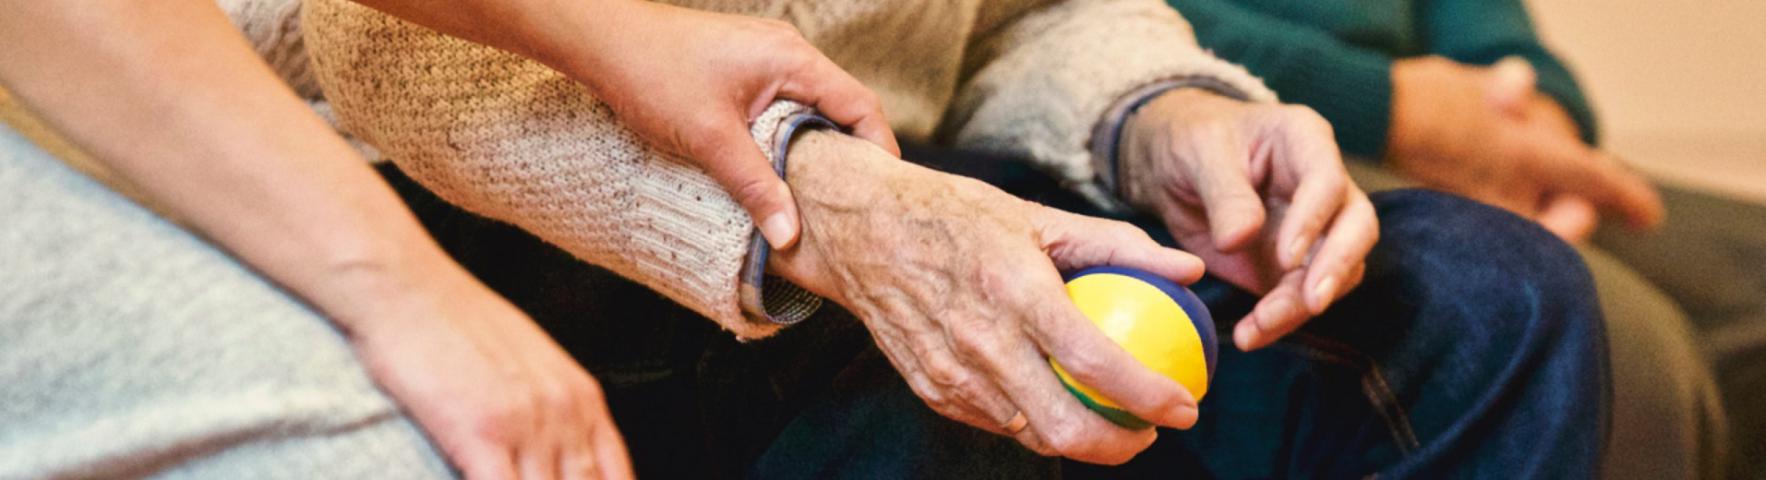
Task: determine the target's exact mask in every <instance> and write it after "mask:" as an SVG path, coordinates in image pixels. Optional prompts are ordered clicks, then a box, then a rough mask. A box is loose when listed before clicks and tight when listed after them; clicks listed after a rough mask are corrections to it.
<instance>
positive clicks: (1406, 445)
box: [1283, 333, 1422, 455]
mask: <svg viewBox="0 0 1766 480" xmlns="http://www.w3.org/2000/svg"><path fill="white" fill-rule="evenodd" d="M1293 337H1294V338H1293V340H1294V341H1291V342H1283V343H1287V344H1289V345H1290V346H1292V347H1294V348H1295V349H1296V350H1299V351H1300V352H1301V353H1302V354H1305V355H1307V356H1309V357H1313V358H1315V359H1318V360H1323V361H1327V362H1331V363H1337V364H1341V365H1347V366H1350V367H1353V368H1360V369H1362V370H1363V374H1362V376H1361V391H1362V396H1364V397H1366V398H1367V401H1368V403H1369V404H1370V405H1371V406H1372V407H1373V408H1374V411H1375V412H1378V413H1379V414H1380V417H1381V418H1384V419H1385V420H1386V421H1385V423H1386V429H1387V430H1388V431H1389V432H1390V433H1391V434H1392V439H1393V440H1394V441H1395V442H1397V443H1398V448H1399V449H1400V450H1402V451H1403V453H1404V454H1405V455H1409V454H1411V453H1413V452H1415V451H1416V450H1419V449H1421V448H1422V442H1420V441H1419V440H1418V439H1417V437H1416V431H1415V430H1414V429H1413V428H1412V427H1411V425H1410V413H1409V412H1407V411H1405V409H1404V406H1403V405H1402V404H1400V403H1399V402H1398V396H1397V395H1396V394H1394V393H1393V392H1392V386H1391V384H1390V383H1388V382H1387V381H1386V376H1385V374H1384V373H1381V368H1380V364H1379V362H1376V361H1374V359H1373V357H1370V356H1368V355H1367V354H1365V353H1361V351H1360V350H1356V349H1355V348H1354V347H1351V346H1349V345H1346V344H1343V343H1341V342H1336V341H1332V340H1329V339H1326V338H1324V337H1320V336H1317V335H1311V334H1306V333H1295V334H1294V336H1293ZM1358 360H1359V361H1358Z"/></svg>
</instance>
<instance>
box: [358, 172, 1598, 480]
mask: <svg viewBox="0 0 1766 480" xmlns="http://www.w3.org/2000/svg"><path fill="white" fill-rule="evenodd" d="M908 157H909V158H913V159H915V160H916V161H919V162H922V163H925V164H928V165H929V166H932V167H934V168H939V169H943V170H946V171H951V172H953V173H957V174H962V175H968V176H972V177H976V178H980V179H982V180H985V181H988V182H990V183H993V184H995V185H997V186H1000V187H1001V188H1003V189H1005V190H1007V191H1009V192H1012V193H1014V194H1018V195H1020V196H1023V197H1026V198H1030V199H1033V200H1037V201H1041V202H1043V203H1046V204H1049V205H1052V206H1056V207H1059V208H1066V209H1070V210H1074V211H1079V212H1081V213H1092V214H1095V213H1097V212H1095V211H1092V210H1091V209H1090V208H1089V207H1087V206H1086V205H1085V204H1084V203H1083V202H1081V201H1079V200H1078V199H1076V198H1074V197H1073V196H1071V195H1068V194H1067V193H1065V192H1064V191H1063V190H1062V189H1060V188H1058V186H1057V185H1055V184H1054V182H1052V181H1051V180H1049V179H1048V178H1047V177H1044V176H1042V175H1040V174H1037V173H1035V172H1033V171H1031V170H1030V169H1028V168H1026V167H1024V166H1023V165H1022V164H1021V163H1018V162H1013V161H1010V160H1007V159H996V158H988V157H986V156H982V155H959V154H955V153H951V152H944V151H935V150H924V149H919V150H910V152H909V155H908ZM383 173H385V174H386V176H387V177H388V179H389V181H391V182H392V183H393V185H394V186H395V188H397V189H398V190H399V191H400V193H401V194H402V195H404V196H405V197H406V199H407V201H408V202H409V203H410V204H411V206H412V208H413V210H415V211H416V212H417V213H418V216H419V218H421V219H422V220H423V221H424V223H425V225H426V226H427V227H428V228H429V229H430V231H431V232H432V233H433V234H435V235H436V237H437V238H438V240H440V241H441V243H442V244H443V246H444V247H445V248H447V249H448V250H449V252H450V253H451V254H453V255H454V256H455V257H456V258H457V259H458V260H460V261H461V262H462V263H463V264H465V265H466V266H467V268H469V269H471V270H472V271H473V272H474V273H475V274H477V275H478V276H480V278H482V279H483V280H484V281H485V282H486V283H487V284H489V285H491V287H492V288H494V289H496V290H498V291H499V292H501V293H502V294H504V295H505V296H507V297H509V298H510V300H512V301H513V302H515V303H516V304H517V305H519V306H521V307H522V308H523V309H524V310H526V311H527V312H528V313H529V314H531V315H533V316H534V318H535V320H536V321H538V322H540V323H541V325H542V326H544V327H546V328H547V330H548V331H549V332H551V333H552V334H553V336H554V337H556V338H557V339H558V340H559V342H560V343H561V344H563V345H564V346H565V347H566V349H568V350H569V351H570V352H571V354H572V355H574V356H575V357H576V358H577V359H578V360H579V361H581V362H582V363H583V364H584V365H585V366H587V367H588V368H589V370H590V371H591V372H592V373H594V374H595V375H596V377H597V378H599V379H600V380H601V382H602V383H603V386H604V387H605V389H606V391H607V394H608V398H609V405H610V407H611V408H612V410H613V414H614V417H615V419H616V422H618V423H619V427H620V430H621V431H622V432H623V433H624V434H625V436H626V440H627V442H628V447H629V448H630V450H631V454H632V457H633V461H634V463H635V464H636V466H637V468H638V472H639V474H640V476H642V477H649V478H677V477H694V478H703V477H722V478H731V477H753V478H830V477H845V478H1061V477H1063V476H1065V477H1069V478H1139V477H1155V476H1156V477H1160V478H1171V477H1179V476H1200V477H1222V478H1270V477H1295V478H1356V477H1365V476H1370V475H1372V476H1382V477H1398V478H1413V477H1414V478H1437V477H1467V478H1587V477H1593V476H1596V474H1597V473H1598V472H1597V471H1596V470H1597V468H1598V465H1599V455H1600V446H1601V445H1602V444H1603V443H1604V437H1605V432H1606V427H1605V426H1606V422H1607V419H1606V404H1607V402H1608V398H1609V397H1610V392H1609V382H1608V374H1607V368H1606V358H1607V356H1606V355H1607V354H1606V344H1605V333H1604V331H1603V330H1602V326H1601V325H1602V320H1601V316H1600V311H1599V307H1598V305H1597V304H1596V302H1595V297H1594V291H1593V288H1592V286H1591V285H1590V279H1589V278H1588V273H1587V272H1586V270H1585V268H1584V267H1583V266H1582V264H1581V263H1580V260H1579V259H1578V257H1577V255H1576V254H1575V252H1573V251H1572V250H1571V249H1570V248H1569V247H1568V246H1566V245H1564V244H1562V243H1561V242H1559V241H1557V240H1556V239H1555V238H1554V237H1552V236H1551V235H1550V234H1548V233H1546V232H1544V231H1543V230H1541V229H1539V228H1538V227H1536V226H1534V225H1532V224H1531V223H1529V222H1526V221H1523V220H1522V219H1520V218H1518V217H1515V216H1512V215H1509V214H1507V213H1504V212H1502V211H1499V210H1495V209H1492V208H1488V207H1484V206H1481V205H1478V204H1476V203H1473V202H1470V201H1466V200H1462V199H1458V198H1455V197H1450V196H1446V195H1441V194H1436V193H1429V192H1422V191H1402V192H1393V193H1388V194H1381V195H1376V196H1375V198H1374V203H1375V205H1376V207H1377V209H1378V211H1379V215H1380V220H1381V241H1380V244H1379V245H1378V246H1377V247H1376V248H1375V249H1374V251H1373V253H1372V254H1371V255H1370V256H1369V258H1368V270H1367V276H1366V280H1365V281H1364V283H1363V284H1362V285H1361V286H1360V287H1359V288H1357V289H1356V290H1355V291H1354V292H1352V293H1351V294H1349V295H1348V296H1346V297H1345V298H1344V299H1343V300H1342V301H1341V302H1339V303H1338V304H1337V305H1336V306H1334V307H1332V308H1331V309H1330V310H1329V311H1327V312H1326V313H1325V314H1324V315H1322V316H1320V317H1319V318H1317V319H1314V320H1312V321H1311V322H1309V323H1308V324H1307V325H1306V326H1305V327H1303V328H1302V329H1301V330H1300V331H1298V332H1297V333H1295V334H1293V335H1291V336H1290V337H1288V338H1287V339H1286V340H1284V341H1282V342H1279V343H1277V344H1276V345H1274V346H1272V347H1269V348H1266V349H1263V350H1259V351H1257V352H1252V353H1244V352H1239V351H1237V350H1236V349H1235V348H1233V347H1232V346H1231V345H1230V344H1227V345H1222V348H1221V349H1220V352H1221V358H1220V361H1219V366H1218V371H1217V373H1216V378H1215V379H1214V384H1213V386H1212V387H1211V390H1210V394H1209V396H1208V398H1207V399H1206V400H1205V401H1204V402H1203V403H1202V404H1201V419H1200V421H1199V422H1198V423H1197V425H1196V427H1195V428H1194V429H1191V430H1189V431H1175V430H1162V431H1161V432H1160V440H1159V441H1158V442H1157V443H1156V444H1154V446H1153V447H1151V448H1150V449H1148V450H1147V451H1146V452H1144V453H1142V454H1141V455H1140V456H1139V457H1137V458H1136V459H1135V460H1134V461H1131V462H1130V463H1129V464H1127V465H1123V466H1120V467H1110V468H1105V467H1097V466H1090V465H1083V464H1077V463H1072V462H1059V461H1056V460H1052V459H1047V458H1042V457H1039V456H1037V455H1035V454H1034V453H1032V452H1030V451H1028V450H1025V449H1023V448H1022V447H1020V446H1018V445H1017V444H1016V443H1015V442H1014V441H1013V440H1011V439H1008V438H1004V437H997V436H994V435H991V434H988V433H985V432H981V431H979V430H975V429H972V428H969V427H967V426H964V425H961V424H958V423H956V422H953V421H950V420H946V419H944V418H942V417H940V416H938V415H937V414H936V413H934V412H932V411H931V410H930V409H929V408H927V407H926V406H925V405H924V404H922V403H921V402H920V401H919V399H918V398H916V397H915V396H914V395H913V393H912V392H911V391H910V390H909V389H908V387H907V386H906V384H905V383H904V382H903V381H902V380H901V378H900V377H899V376H898V375H897V374H896V373H895V372H894V371H893V369H892V368H891V367H890V365H889V363H888V362H887V360H886V359H884V358H883V357H882V355H881V354H880V353H878V351H877V349H876V348H875V347H874V346H873V345H872V344H871V339H870V336H869V333H868V332H867V331H866V330H865V329H864V328H863V326H862V325H860V324H859V322H857V321H856V320H854V319H853V318H852V317H851V315H850V314H847V313H846V312H844V311H841V310H839V309H838V308H827V309H825V311H824V312H822V313H819V314H817V316H816V317H814V318H812V319H810V320H806V321H805V322H804V323H803V324H800V325H797V326H794V327H792V328H790V329H787V330H786V331H785V332H784V333H782V334H780V335H778V336H776V337H774V338H770V339H767V340H763V341H756V342H749V343H740V342H736V341H734V340H732V339H731V338H729V336H728V335H727V334H724V333H722V332H719V331H718V330H717V328H716V327H715V326H713V325H711V323H710V322H709V321H707V320H705V319H702V318H698V317H697V316H696V315H694V314H692V313H691V312H690V311H687V310H685V309H684V308H681V307H679V306H677V305H674V304H673V303H670V302H669V301H667V300H666V299H663V298H661V297H660V296H657V295H655V294H653V293H651V292H649V291H647V290H646V289H644V288H643V287H641V286H639V285H636V284H634V283H632V282H629V281H626V280H623V279H621V278H619V277H617V276H615V275H613V274H611V273H609V272H606V271H604V270H601V269H598V268H595V267H592V266H589V265H586V264H583V263H581V262H579V261H576V260H574V259H573V258H571V257H570V256H569V255H568V254H565V253H563V252H562V251H559V250H557V249H555V248H553V247H551V246H549V245H546V244H544V243H543V242H541V241H539V240H537V239H534V238H532V237H531V236H528V235H527V234H525V233H523V232H521V231H519V230H517V229H514V228H512V227H508V226H506V225H501V224H498V223H495V222H491V221H488V220H484V219H481V218H478V217H474V216H472V215H470V214H467V213H464V212H461V211H459V210H457V209H455V208H453V207H451V206H449V205H447V204H445V203H443V202H441V201H440V200H438V199H435V198H434V197H433V196H432V195H429V194H428V192H425V191H423V190H422V189H421V187H418V186H416V185H415V184H413V183H411V182H410V181H409V180H408V179H406V178H404V177H403V176H402V175H400V174H398V172H397V171H396V170H393V169H390V168H387V169H383ZM1130 220H1144V219H1130ZM1140 223H1141V224H1142V225H1143V226H1144V227H1146V228H1147V229H1148V230H1149V232H1151V233H1153V234H1154V235H1155V238H1162V239H1164V240H1165V241H1167V242H1168V243H1169V237H1168V236H1166V235H1164V233H1163V229H1162V228H1160V227H1159V226H1157V225H1155V224H1152V223H1145V222H1144V221H1143V222H1140ZM1193 288H1194V289H1195V290H1196V291H1197V293H1198V294H1199V295H1201V296H1202V297H1203V299H1204V300H1205V301H1206V302H1207V303H1208V305H1209V308H1210V309H1212V310H1213V312H1214V314H1215V318H1217V319H1219V320H1220V321H1221V325H1220V328H1221V330H1222V332H1223V334H1222V335H1221V336H1220V338H1222V339H1227V338H1231V335H1230V334H1228V333H1227V332H1230V331H1231V327H1232V322H1233V321H1236V319H1238V318H1241V317H1242V316H1244V315H1245V314H1246V313H1247V312H1248V311H1249V310H1250V308H1251V306H1252V305H1253V304H1254V303H1255V301H1256V296H1255V295H1252V294H1250V293H1247V292H1244V291H1242V290H1239V289H1237V288H1234V287H1232V286H1230V285H1227V284H1225V283H1223V282H1220V281H1218V280H1215V279H1212V278H1208V279H1204V280H1203V281H1202V282H1201V283H1199V284H1197V285H1196V286H1194V287H1193Z"/></svg>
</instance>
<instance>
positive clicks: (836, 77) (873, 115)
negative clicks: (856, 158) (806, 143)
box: [779, 53, 901, 157]
mask: <svg viewBox="0 0 1766 480" xmlns="http://www.w3.org/2000/svg"><path fill="white" fill-rule="evenodd" d="M779 96H780V97H782V98H787V99H791V100H796V101H798V102H802V103H805V104H808V105H810V106H813V107H815V109H816V110H817V111H819V112H821V113H822V115H826V116H827V117H828V119H830V120H833V121H834V123H837V124H840V125H841V126H845V127H847V128H850V129H851V130H852V134H853V135H854V136H857V137H859V138H863V139H865V140H866V141H869V142H871V143H875V144H877V146H879V147H882V148H883V150H885V151H888V152H889V154H890V155H892V156H896V157H900V156H901V146H900V145H898V144H897V143H896V140H895V132H894V131H893V130H891V129H890V128H889V120H888V118H886V117H884V116H883V103H882V102H881V101H879V100H878V99H877V94H876V93H874V92H872V91H871V89H870V88H867V87H865V85H864V84H863V83H860V82H859V81H858V79H856V78H853V76H852V75H851V74H848V73H846V71H845V70H841V69H840V67H839V66H838V65H835V64H834V62H833V61H831V60H828V59H827V57H824V56H821V55H820V54H819V53H818V54H817V55H816V58H815V60H813V61H812V62H811V63H810V64H809V66H808V67H806V68H804V69H803V73H802V74H800V75H796V76H794V77H793V78H792V79H791V80H789V81H787V82H786V83H785V84H784V86H782V87H780V89H779Z"/></svg>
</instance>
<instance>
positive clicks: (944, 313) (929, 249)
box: [771, 132, 1202, 464]
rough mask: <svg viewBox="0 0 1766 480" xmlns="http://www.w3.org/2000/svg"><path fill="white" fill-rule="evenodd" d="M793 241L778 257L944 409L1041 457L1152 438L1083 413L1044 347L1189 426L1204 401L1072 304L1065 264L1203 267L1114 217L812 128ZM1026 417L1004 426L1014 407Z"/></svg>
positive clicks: (1189, 276) (1117, 449)
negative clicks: (1078, 211)
mask: <svg viewBox="0 0 1766 480" xmlns="http://www.w3.org/2000/svg"><path fill="white" fill-rule="evenodd" d="M789 179H790V183H791V184H792V188H793V189H794V190H796V192H797V198H798V202H799V204H800V208H802V211H803V218H804V236H803V240H802V243H801V244H800V245H799V246H798V248H796V249H794V250H792V251H786V252H775V254H774V256H773V257H772V259H773V260H772V265H771V266H772V268H773V270H774V271H775V272H777V273H779V274H781V275H783V276H785V277H786V278H789V279H791V280H792V281H793V282H795V283H797V284H798V285H802V286H804V287H805V288H808V289H810V290H811V291H814V292H816V293H817V294H820V295H822V296H825V297H827V298H830V299H833V300H834V301H836V302H838V303H840V304H841V305H844V306H846V307H847V308H848V309H850V310H851V311H852V312H853V313H855V314H856V315H857V316H858V317H859V318H860V319H861V320H862V321H863V322H864V324H865V325H866V326H867V327H868V328H869V329H870V331H871V333H872V336H873V337H874V339H875V340H876V342H877V345H878V346H879V347H880V348H881V349H882V351H883V353H884V354H885V355H886V356H887V357H888V358H889V359H890V361H891V362H892V363H893V364H894V366H895V367H896V369H897V370H899V371H900V372H901V374H902V376H903V377H904V378H906V380H907V382H908V385H909V386H911V387H912V388H913V390H914V392H915V393H917V394H918V395H919V396H920V397H921V398H922V399H923V400H925V402H926V403H927V404H928V405H930V406H931V407H932V408H933V409H934V410H936V411H938V412H939V413H940V414H943V415H944V416H947V417H949V418H952V419H955V420H957V421H960V422H963V423H966V424H969V425H972V426H974V427H976V428H980V429H983V430H987V431H991V432H994V433H999V434H1008V435H1012V436H1013V437H1014V438H1016V439H1017V440H1018V441H1019V442H1021V443H1023V444H1024V445H1025V446H1026V447H1029V448H1030V449H1032V450H1035V451H1037V452H1040V453H1042V454H1045V455H1061V456H1066V457H1070V458H1073V459H1077V460H1081V461H1087V462H1094V463H1107V464H1115V463H1121V462H1124V461H1127V460H1128V459H1129V458H1132V457H1133V456H1134V455H1135V454H1136V453H1138V452H1140V451H1141V450H1143V449H1145V448H1146V447H1147V446H1148V445H1151V444H1152V442H1153V439H1154V438H1155V433H1154V431H1153V430H1152V429H1145V430H1129V429H1124V428H1122V427H1119V426H1116V425H1115V424H1112V423H1110V422H1109V421H1107V420H1105V419H1104V418H1103V417H1101V416H1098V415H1096V414H1094V413H1092V412H1091V411H1089V410H1087V409H1086V408H1085V407H1084V406H1083V405H1081V404H1080V403H1079V402H1078V400H1076V399H1075V398H1074V397H1073V395H1072V394H1070V393H1068V392H1067V391H1066V390H1065V389H1064V388H1063V387H1062V386H1061V383H1060V381H1059V380H1057V379H1056V377H1055V374H1054V372H1053V370H1052V369H1051V368H1050V367H1049V364H1048V362H1047V358H1050V357H1052V358H1054V359H1056V360H1058V361H1059V362H1060V363H1061V365H1062V366H1063V367H1064V368H1066V369H1068V371H1069V372H1070V373H1071V374H1072V375H1073V376H1074V377H1075V378H1076V379H1078V380H1079V381H1081V382H1084V383H1086V384H1088V385H1091V386H1093V387H1095V388H1097V390H1098V391H1100V392H1102V393H1103V394H1104V395H1105V396H1106V397H1108V398H1111V399H1113V400H1116V401H1117V403H1119V404H1121V405H1122V406H1123V407H1124V409H1126V410H1128V411H1129V412H1131V413H1134V414H1135V415H1137V416H1140V417H1141V418H1144V419H1147V420H1148V421H1151V422H1153V423H1156V424H1159V425H1163V426H1167V427H1173V428H1187V427H1189V426H1191V425H1192V424H1194V423H1195V420H1196V404H1195V400H1194V398H1193V397H1192V396H1191V395H1190V393H1189V392H1187V391H1185V390H1184V388H1183V387H1182V386H1181V385H1179V384H1178V383H1177V382H1175V381H1172V380H1171V379H1169V378H1166V377H1164V376H1161V375H1159V374H1157V373H1155V372H1153V371H1151V370H1149V369H1147V368H1146V367H1145V366H1143V365H1141V364H1140V363H1139V362H1137V361H1136V360H1134V358H1133V357H1131V356H1129V354H1128V353H1127V352H1126V351H1125V350H1123V349H1122V348H1121V347H1120V346H1117V345H1116V344H1115V343H1114V342H1112V341H1111V340H1110V339H1109V338H1107V337H1105V336H1104V334H1103V332H1101V331H1099V330H1098V329H1097V328H1096V327H1095V326H1093V325H1092V324H1091V322H1090V321H1088V320H1087V319H1086V318H1085V317H1084V316H1083V315H1082V314H1081V313H1080V312H1079V311H1078V309H1077V307H1075V306H1074V305H1073V303H1072V302H1071V301H1070V300H1068V299H1067V295H1066V288H1065V285H1064V283H1063V282H1062V280H1061V276H1060V273H1059V272H1060V271H1061V270H1070V269H1076V268H1081V267H1086V266H1092V265H1102V264H1110V265H1122V266H1128V267H1135V268H1140V269H1144V270H1147V271H1150V272H1154V273H1155V274H1157V275H1161V276H1164V277H1167V278H1170V279H1172V280H1174V281H1179V282H1184V283H1189V282H1193V281H1195V280H1196V279H1197V278H1199V277H1200V276H1201V274H1202V265H1201V262H1199V261H1198V260H1197V259H1196V258H1195V257H1193V256H1190V255H1188V254H1185V253H1182V252H1179V251H1176V250H1172V249H1167V248H1162V247H1160V246H1159V245H1158V244H1156V243H1154V242H1153V241H1152V240H1151V239H1150V238H1149V237H1148V236H1147V235H1146V234H1145V232H1142V231H1140V230H1139V229H1137V228H1134V227H1133V226H1130V225H1128V224H1124V223H1120V222H1112V221H1105V220H1100V219H1095V218H1089V217H1083V216H1078V215H1073V214H1069V213H1065V212H1061V211H1058V210H1054V209H1050V208H1047V207H1044V206H1041V205H1036V204H1033V203H1029V202H1025V201H1022V200H1019V199H1017V198H1015V197H1012V196H1010V195H1008V194H1006V193H1004V192H1001V191H999V190H998V189H995V188H993V187H992V186H989V185H986V184H984V183H981V182H978V181H975V180H972V179H966V178H960V177H955V176H951V175H947V174H943V173H938V172H934V171H931V170H927V169H925V168H922V167H919V166H915V165H912V164H909V163H907V162H903V161H901V160H899V159H896V158H894V157H893V156H891V155H889V154H888V153H887V152H884V151H883V150H881V149H878V148H875V147H873V146H870V145H869V144H865V143H862V142H861V141H858V140H856V139H853V138H849V137H844V136H840V135H836V134H830V133H825V132H812V133H808V134H806V135H805V136H804V137H802V138H800V139H799V140H797V142H796V143H795V145H794V146H793V148H792V151H791V161H790V175H789ZM1019 412H1022V413H1023V415H1025V417H1026V418H1027V419H1028V420H1029V423H1028V426H1027V427H1026V428H1024V429H1023V430H1021V431H1019V432H1016V433H1015V434H1013V433H1012V432H1007V431H1005V430H1004V428H1003V427H1004V425H1006V424H1007V423H1008V422H1009V421H1010V420H1011V419H1012V418H1013V416H1014V415H1015V414H1016V413H1019Z"/></svg>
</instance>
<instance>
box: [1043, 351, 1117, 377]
mask: <svg viewBox="0 0 1766 480" xmlns="http://www.w3.org/2000/svg"><path fill="white" fill-rule="evenodd" d="M1052 349H1053V350H1057V352H1056V353H1058V356H1057V357H1056V358H1057V360H1059V361H1060V362H1061V368H1064V369H1066V370H1067V372H1068V373H1072V374H1073V375H1076V376H1081V377H1087V378H1091V377H1097V376H1098V375H1097V373H1100V372H1105V371H1107V370H1106V367H1107V366H1106V365H1105V363H1106V362H1105V360H1104V358H1103V356H1102V355H1099V354H1097V353H1094V352H1092V351H1091V350H1090V349H1084V348H1070V347H1069V346H1068V345H1067V344H1066V342H1056V344H1055V345H1054V346H1053V348H1052Z"/></svg>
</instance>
